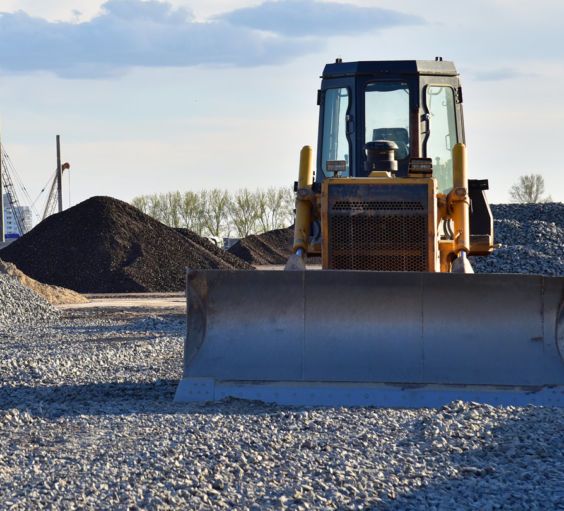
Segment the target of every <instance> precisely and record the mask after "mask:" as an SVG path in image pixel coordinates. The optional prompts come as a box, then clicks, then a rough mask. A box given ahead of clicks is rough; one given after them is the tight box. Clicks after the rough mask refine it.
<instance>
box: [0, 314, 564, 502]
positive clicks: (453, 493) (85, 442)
mask: <svg viewBox="0 0 564 511" xmlns="http://www.w3.org/2000/svg"><path fill="white" fill-rule="evenodd" d="M73 315H74V316H75V317H74V318H73V319H72V320H71V319H66V318H63V319H61V320H60V321H59V322H57V323H56V324H43V325H30V326H27V327H24V326H19V327H18V326H16V327H14V328H13V329H12V330H11V331H10V333H9V335H5V334H3V335H2V336H1V337H0V374H1V375H2V382H1V386H0V430H1V431H2V433H1V434H0V496H1V502H2V504H1V507H3V508H5V509H41V508H48V509H83V508H85V509H123V510H126V509H167V508H176V509H240V510H251V509H254V510H262V509H277V510H280V509H327V510H332V509H386V510H392V509H394V510H395V509H398V510H407V509H414V510H416V509H417V510H419V509H449V510H450V509H480V510H489V509H543V510H544V509H562V508H564V440H563V436H562V431H563V430H564V411H563V410H559V409H552V408H539V407H528V408H513V407H498V408H493V407H491V406H487V405H477V404H472V403H470V404H464V403H461V402H453V403H451V404H450V405H448V406H445V407H443V408H441V409H438V410H401V409H400V410H396V409H374V408H328V409H312V408H292V407H280V406H273V405H265V404H260V403H253V402H246V401H239V400H229V401H225V402H222V403H220V404H215V405H209V404H208V405H190V404H175V403H173V402H172V398H173V394H174V390H175V388H176V383H177V381H178V380H179V378H180V377H181V358H182V347H183V332H184V325H183V320H182V319H181V318H179V317H174V316H166V315H159V316H149V317H147V318H141V319H131V320H125V319H121V320H112V319H108V318H107V316H103V317H95V316H94V313H93V312H91V311H90V312H88V311H87V310H86V309H85V310H82V311H80V312H76V311H75V312H74V313H73Z"/></svg>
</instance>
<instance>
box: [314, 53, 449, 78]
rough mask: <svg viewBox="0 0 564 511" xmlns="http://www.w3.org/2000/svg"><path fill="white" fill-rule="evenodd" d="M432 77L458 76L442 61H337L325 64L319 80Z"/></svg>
mask: <svg viewBox="0 0 564 511" xmlns="http://www.w3.org/2000/svg"><path fill="white" fill-rule="evenodd" d="M391 74H394V75H433V76H437V75H438V76H458V71H457V70H456V67H455V66H454V62H451V61H448V60H442V59H441V58H440V57H438V58H437V60H369V61H359V62H341V61H340V59H337V61H336V62H334V63H333V64H327V65H326V66H325V69H324V70H323V76H322V77H321V78H337V77H342V76H354V75H381V76H382V75H391Z"/></svg>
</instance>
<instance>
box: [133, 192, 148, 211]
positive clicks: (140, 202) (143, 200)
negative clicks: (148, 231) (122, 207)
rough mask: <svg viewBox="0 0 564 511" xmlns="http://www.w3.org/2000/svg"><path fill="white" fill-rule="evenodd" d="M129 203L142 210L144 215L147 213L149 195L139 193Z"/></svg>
mask: <svg viewBox="0 0 564 511" xmlns="http://www.w3.org/2000/svg"><path fill="white" fill-rule="evenodd" d="M131 205H132V206H133V207H134V208H137V209H138V210H139V211H142V212H143V213H145V214H146V215H148V214H149V197H148V195H139V197H134V198H133V199H132V200H131Z"/></svg>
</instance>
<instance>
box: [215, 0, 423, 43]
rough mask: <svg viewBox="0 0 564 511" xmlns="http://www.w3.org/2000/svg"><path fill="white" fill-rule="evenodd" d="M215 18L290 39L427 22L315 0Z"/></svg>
mask: <svg viewBox="0 0 564 511" xmlns="http://www.w3.org/2000/svg"><path fill="white" fill-rule="evenodd" d="M215 19H218V20H223V21H228V22H229V23H231V24H233V25H236V26H242V27H247V28H254V29H257V30H267V31H270V32H274V33H276V34H281V35H285V36H290V37H295V36H298V37H300V36H335V35H337V36H340V35H350V34H359V33H362V32H369V31H374V30H379V29H383V28H388V27H394V26H398V25H413V24H422V23H423V20H422V19H421V18H419V17H417V16H412V15H409V14H402V13H400V12H396V11H392V10H389V9H381V8H379V7H358V6H355V5H350V4H341V3H335V2H315V1H313V0H286V1H269V2H265V3H263V4H261V5H258V6H256V7H246V8H243V9H237V10H235V11H231V12H228V13H226V14H222V15H219V16H216V17H215Z"/></svg>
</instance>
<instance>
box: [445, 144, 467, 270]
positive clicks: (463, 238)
mask: <svg viewBox="0 0 564 511" xmlns="http://www.w3.org/2000/svg"><path fill="white" fill-rule="evenodd" d="M452 163H453V178H454V179H453V188H452V190H451V191H450V192H449V194H448V196H447V204H448V208H449V210H450V211H449V212H450V215H451V217H452V221H453V223H454V240H453V241H454V247H453V248H454V252H455V253H456V255H457V258H456V259H455V261H456V262H455V263H454V264H453V267H452V271H453V272H457V273H473V271H472V267H471V265H470V263H469V262H468V260H467V259H466V255H467V254H468V252H469V251H470V197H469V195H468V175H467V170H466V146H465V145H464V144H460V143H459V144H456V145H455V146H454V147H453V148H452Z"/></svg>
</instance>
